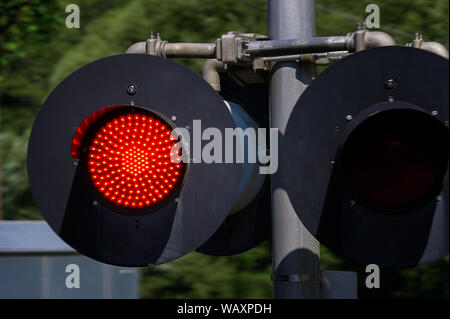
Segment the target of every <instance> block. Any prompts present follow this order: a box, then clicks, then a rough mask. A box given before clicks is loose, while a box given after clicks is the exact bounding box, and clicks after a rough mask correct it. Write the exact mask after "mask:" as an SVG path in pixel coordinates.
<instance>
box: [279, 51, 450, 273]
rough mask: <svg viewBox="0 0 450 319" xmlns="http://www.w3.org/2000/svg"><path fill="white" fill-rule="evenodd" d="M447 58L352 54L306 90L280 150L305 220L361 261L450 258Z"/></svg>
mask: <svg viewBox="0 0 450 319" xmlns="http://www.w3.org/2000/svg"><path fill="white" fill-rule="evenodd" d="M448 76H449V73H448V60H446V59H444V58H442V57H440V56H438V55H435V54H433V53H430V52H427V51H424V50H419V49H415V48H409V47H398V46H395V47H394V46H392V47H380V48H375V49H369V50H364V51H361V52H357V53H354V54H352V55H350V56H348V57H345V58H344V59H343V60H342V61H340V62H337V63H335V64H333V65H332V66H330V67H329V68H328V69H326V70H325V71H324V72H323V73H322V74H320V75H319V76H318V77H317V79H315V80H314V81H313V82H312V83H311V85H310V86H309V87H308V88H307V89H306V91H305V92H304V94H303V95H302V96H301V97H300V99H299V101H298V102H297V104H296V106H295V109H294V110H293V112H292V114H291V116H290V119H289V122H288V125H287V128H286V132H285V135H284V137H283V138H284V142H283V146H282V149H281V155H280V156H281V159H280V161H281V163H282V165H284V166H283V167H284V171H283V172H284V175H283V178H284V180H285V182H286V185H287V192H288V194H289V197H290V199H291V201H292V204H293V207H294V209H295V211H296V212H297V214H298V216H299V218H300V220H301V221H302V223H303V224H304V225H305V226H306V227H307V229H308V230H309V231H310V232H311V234H312V235H313V236H315V237H316V238H317V239H318V240H319V241H320V242H321V243H322V244H324V245H325V246H326V247H328V248H330V249H331V250H333V251H335V252H337V253H339V254H341V255H343V256H345V257H348V258H350V259H352V260H354V261H357V262H359V263H362V264H366V265H367V264H372V263H374V264H377V265H379V266H381V267H393V268H397V267H398V268H400V267H413V266H416V265H422V264H425V263H429V262H432V261H435V260H438V259H440V258H443V257H445V256H446V255H447V254H448V226H449V223H448V209H449V207H448V205H449V201H448V163H449V153H448V152H449V130H448V117H449V116H448V111H449V110H448V105H449V100H448V84H449V83H448Z"/></svg>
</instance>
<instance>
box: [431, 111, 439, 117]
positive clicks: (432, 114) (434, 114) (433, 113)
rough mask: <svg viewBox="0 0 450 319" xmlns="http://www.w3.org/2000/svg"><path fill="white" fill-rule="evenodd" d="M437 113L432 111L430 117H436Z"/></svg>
mask: <svg viewBox="0 0 450 319" xmlns="http://www.w3.org/2000/svg"><path fill="white" fill-rule="evenodd" d="M438 114H439V112H438V111H432V112H431V116H438Z"/></svg>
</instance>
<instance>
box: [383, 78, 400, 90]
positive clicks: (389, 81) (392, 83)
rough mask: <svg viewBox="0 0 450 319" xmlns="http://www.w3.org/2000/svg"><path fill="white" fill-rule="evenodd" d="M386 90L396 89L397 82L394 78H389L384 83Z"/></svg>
mask: <svg viewBox="0 0 450 319" xmlns="http://www.w3.org/2000/svg"><path fill="white" fill-rule="evenodd" d="M384 86H385V87H386V89H389V90H390V89H393V88H395V87H397V80H396V79H395V78H389V79H387V80H386V81H385V82H384Z"/></svg>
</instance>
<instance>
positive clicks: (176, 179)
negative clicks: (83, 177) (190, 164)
mask: <svg viewBox="0 0 450 319" xmlns="http://www.w3.org/2000/svg"><path fill="white" fill-rule="evenodd" d="M171 131H172V128H171V127H170V126H169V125H168V124H167V123H165V122H164V121H163V120H161V119H160V118H159V117H156V116H152V115H150V114H124V115H117V116H115V117H112V118H111V119H110V120H108V121H107V122H106V123H104V124H103V125H102V126H101V127H100V129H98V130H97V132H95V133H94V134H93V135H92V139H91V140H90V143H89V145H88V151H87V161H88V165H87V167H88V171H89V177H90V179H91V181H92V183H93V185H94V187H95V188H96V190H97V191H98V192H100V193H101V195H102V196H103V197H104V198H105V199H107V200H108V201H109V202H111V203H113V204H115V205H118V206H122V207H125V208H146V207H150V206H152V205H155V204H157V203H159V202H161V201H163V200H164V199H166V198H167V197H168V196H169V195H170V194H172V193H173V192H174V190H175V189H177V187H178V186H179V184H180V183H181V181H182V179H183V175H184V168H183V165H184V164H183V163H181V162H180V161H175V162H174V161H172V159H171V150H172V148H173V146H174V145H175V144H176V143H177V142H178V141H177V140H176V139H174V138H173V137H171ZM175 155H177V154H175ZM178 155H181V150H179V151H178Z"/></svg>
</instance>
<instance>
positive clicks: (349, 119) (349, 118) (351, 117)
mask: <svg viewBox="0 0 450 319" xmlns="http://www.w3.org/2000/svg"><path fill="white" fill-rule="evenodd" d="M345 119H346V120H347V121H349V122H350V121H351V120H353V116H351V115H350V114H349V115H347V116H346V117H345Z"/></svg>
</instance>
